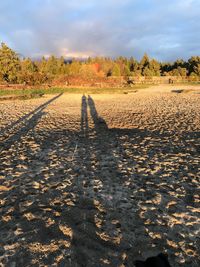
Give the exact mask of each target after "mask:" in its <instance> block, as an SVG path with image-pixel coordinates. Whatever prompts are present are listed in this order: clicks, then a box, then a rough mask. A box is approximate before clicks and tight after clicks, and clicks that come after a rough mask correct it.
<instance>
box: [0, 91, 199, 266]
mask: <svg viewBox="0 0 200 267" xmlns="http://www.w3.org/2000/svg"><path fill="white" fill-rule="evenodd" d="M181 88H183V89H184V90H185V91H183V92H182V93H173V92H171V90H172V89H174V87H168V86H163V87H159V86H155V87H152V88H151V87H150V88H148V89H143V90H138V91H137V92H134V91H132V92H128V94H124V93H122V94H119V93H116V94H91V93H92V92H90V91H88V90H86V91H84V92H83V93H85V94H83V93H81V94H80V92H77V93H76V94H72V93H71V94H66V93H63V92H57V94H55V95H45V96H44V97H42V98H37V99H28V100H24V101H22V100H12V101H0V142H1V146H0V214H1V216H0V218H1V219H0V229H1V230H0V262H1V264H0V266H12V267H18V266H20V267H23V266H71V267H76V266H77V267H78V266H88V267H90V266H93V267H94V266H95V267H101V266H113V267H114V266H121V267H123V266H133V262H134V261H135V260H136V259H145V258H146V257H149V256H152V255H156V254H158V253H160V252H166V253H167V254H168V255H169V261H170V263H171V265H172V266H176V267H181V266H183V267H187V266H188V267H189V266H190V267H198V266H199V263H200V258H199V255H200V197H199V196H200V191H199V190H200V184H199V182H200V116H199V112H200V94H199V91H200V88H199V87H197V86H196V87H194V88H193V87H192V86H191V87H190V88H188V87H187V86H185V87H183V86H181ZM191 88H192V89H191ZM54 93H55V92H54ZM86 93H87V94H86ZM88 93H89V95H88Z"/></svg>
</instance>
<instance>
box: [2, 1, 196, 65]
mask: <svg viewBox="0 0 200 267" xmlns="http://www.w3.org/2000/svg"><path fill="white" fill-rule="evenodd" d="M161 2H162V3H161ZM165 2H166V3H165ZM165 2H164V3H163V1H160V0H135V1H134V0H132V1H131V0H124V1H121V0H101V1H96V0H84V1H82V0H73V1H66V0H43V1H41V0H30V1H26V0H18V1H15V0H6V1H1V3H0V12H1V17H0V39H2V41H5V42H7V43H8V44H9V45H10V46H11V47H13V48H14V49H15V50H17V51H18V52H20V53H21V54H23V55H25V56H32V57H38V56H41V55H50V54H55V55H57V56H60V55H64V56H78V57H81V56H84V57H85V56H95V55H102V56H111V57H115V56H118V55H124V56H134V57H136V58H140V57H141V56H142V55H143V54H144V52H147V53H148V54H149V55H150V56H151V57H155V58H158V59H159V60H174V59H175V58H180V57H181V58H189V57H190V56H192V55H199V54H200V48H199V41H200V27H199V17H200V1H199V0H174V1H173V0H168V1H165Z"/></svg>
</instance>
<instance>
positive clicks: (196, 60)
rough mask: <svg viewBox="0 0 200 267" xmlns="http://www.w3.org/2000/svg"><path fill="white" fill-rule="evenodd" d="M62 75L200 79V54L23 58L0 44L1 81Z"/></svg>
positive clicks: (36, 81) (37, 80)
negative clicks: (182, 56) (170, 57)
mask: <svg viewBox="0 0 200 267" xmlns="http://www.w3.org/2000/svg"><path fill="white" fill-rule="evenodd" d="M62 76H77V77H83V78H87V79H90V78H94V77H109V76H111V77H120V76H124V77H130V76H132V77H139V76H147V77H152V76H182V77H192V78H193V80H199V79H200V56H192V57H191V58H190V59H189V60H188V61H184V60H183V59H178V60H176V61H175V62H159V61H157V60H155V59H150V58H149V57H148V55H147V54H144V56H143V57H142V59H141V60H140V61H138V60H136V59H135V58H133V57H130V58H126V57H122V56H120V57H118V58H115V59H112V58H108V57H95V58H88V59H86V60H84V61H80V60H76V59H73V60H70V61H69V60H65V59H64V57H60V58H56V57H55V56H53V55H52V56H50V57H48V58H45V57H42V59H40V60H32V59H30V58H20V56H19V55H18V54H17V53H16V52H15V51H13V50H12V49H11V48H9V47H8V46H7V45H6V44H5V43H1V46H0V83H4V82H7V83H16V84H17V83H19V84H21V83H24V84H30V85H36V84H43V83H46V82H51V81H53V80H55V79H56V78H58V77H62Z"/></svg>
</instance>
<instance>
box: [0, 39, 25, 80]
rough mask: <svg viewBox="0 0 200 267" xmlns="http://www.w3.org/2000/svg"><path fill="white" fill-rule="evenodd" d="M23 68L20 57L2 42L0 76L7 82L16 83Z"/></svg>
mask: <svg viewBox="0 0 200 267" xmlns="http://www.w3.org/2000/svg"><path fill="white" fill-rule="evenodd" d="M20 69H21V66H20V59H19V57H18V55H17V53H16V52H15V51H13V50H12V49H11V48H9V47H8V46H7V45H6V44H4V43H1V48H0V76H1V77H2V78H3V80H5V81H6V82H13V83H16V82H17V79H18V74H19V71H20Z"/></svg>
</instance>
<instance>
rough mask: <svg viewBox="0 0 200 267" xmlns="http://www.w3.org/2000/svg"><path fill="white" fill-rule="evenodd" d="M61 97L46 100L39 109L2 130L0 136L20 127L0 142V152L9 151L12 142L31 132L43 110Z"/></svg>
mask: <svg viewBox="0 0 200 267" xmlns="http://www.w3.org/2000/svg"><path fill="white" fill-rule="evenodd" d="M61 95H62V93H61V94H59V95H57V96H55V97H53V98H52V99H50V100H48V101H47V102H45V103H44V104H42V105H40V106H39V107H37V108H36V109H35V110H33V111H31V112H30V113H28V114H26V115H25V116H23V117H22V118H20V119H19V120H17V121H16V122H14V123H13V124H11V125H9V126H7V127H6V128H4V129H3V130H2V131H1V132H0V134H3V133H5V132H6V131H8V130H10V129H12V128H13V127H16V126H18V127H20V129H19V130H17V131H15V132H14V134H10V136H9V137H8V138H7V139H5V140H3V141H1V147H2V148H1V150H0V152H1V151H2V150H5V149H9V148H10V147H11V146H12V144H13V142H17V141H19V140H20V139H21V138H22V137H23V136H25V135H26V134H27V133H28V132H29V131H30V130H33V129H34V127H35V126H36V125H37V123H38V120H39V119H40V118H41V117H42V116H43V115H44V114H45V113H44V112H43V111H44V110H45V108H46V107H47V106H48V105H49V104H51V103H52V102H53V101H55V100H56V99H57V98H59V97H60V96H61Z"/></svg>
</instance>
